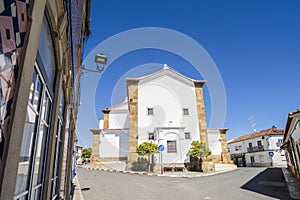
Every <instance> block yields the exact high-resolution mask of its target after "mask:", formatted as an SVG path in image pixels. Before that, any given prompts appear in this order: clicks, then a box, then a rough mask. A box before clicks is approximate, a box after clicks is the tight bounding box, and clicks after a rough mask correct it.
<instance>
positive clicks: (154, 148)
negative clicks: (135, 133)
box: [136, 142, 159, 172]
mask: <svg viewBox="0 0 300 200" xmlns="http://www.w3.org/2000/svg"><path fill="white" fill-rule="evenodd" d="M136 151H137V153H139V154H143V155H145V154H148V162H149V163H148V172H150V171H151V164H150V163H152V161H151V156H150V154H151V153H158V152H159V151H158V145H157V144H154V143H152V142H143V143H142V144H140V145H139V146H138V147H137V148H136Z"/></svg>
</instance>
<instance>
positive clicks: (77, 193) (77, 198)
mask: <svg viewBox="0 0 300 200" xmlns="http://www.w3.org/2000/svg"><path fill="white" fill-rule="evenodd" d="M74 182H75V185H76V187H75V189H74V196H73V200H84V197H83V195H82V191H81V187H80V184H79V181H78V178H77V176H75V178H74Z"/></svg>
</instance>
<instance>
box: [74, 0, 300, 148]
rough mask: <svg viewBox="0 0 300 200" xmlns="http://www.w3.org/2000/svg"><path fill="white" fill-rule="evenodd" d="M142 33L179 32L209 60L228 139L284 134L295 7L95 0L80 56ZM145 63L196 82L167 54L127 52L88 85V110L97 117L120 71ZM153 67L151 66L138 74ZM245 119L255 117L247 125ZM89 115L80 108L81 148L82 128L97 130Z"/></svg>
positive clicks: (299, 33)
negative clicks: (269, 131) (220, 91)
mask: <svg viewBox="0 0 300 200" xmlns="http://www.w3.org/2000/svg"><path fill="white" fill-rule="evenodd" d="M141 27H162V28H168V29H172V30H175V31H178V32H181V33H183V34H185V35H187V36H189V37H191V38H193V39H194V40H195V41H197V42H198V43H199V44H201V45H202V47H203V48H204V49H205V50H206V51H207V53H208V54H209V55H210V56H211V58H212V59H213V60H214V62H215V64H216V65H217V67H218V70H219V71H220V74H221V76H222V78H223V82H224V85H225V90H226V101H227V102H226V103H227V107H226V108H227V112H226V120H225V124H224V127H226V128H229V129H230V130H229V131H228V134H227V139H234V138H236V137H238V136H240V135H242V134H245V133H250V132H252V131H253V128H255V129H256V130H258V131H259V130H262V129H266V128H269V127H271V126H272V125H276V126H277V127H278V128H282V129H284V128H285V123H286V118H287V114H288V112H291V111H294V110H296V109H297V108H299V107H300V101H299V100H300V92H299V85H300V84H299V75H300V1H296V0H295V1H276V0H275V1H273V0H272V1H271V0H270V1H261V0H251V1H250V0H249V1H238V0H236V1H231V0H229V1H221V0H220V1H208V0H207V1H196V0H195V1H178V0H172V1H171V0H164V1H158V0H154V1H153V0H152V1H150V0H144V1H129V0H128V1H121V0H119V1H116V0H110V1H97V0H94V1H92V10H91V31H92V35H91V36H90V37H89V39H88V41H87V44H86V45H85V48H84V58H86V56H87V55H88V54H89V53H90V52H91V51H92V50H93V49H94V48H95V47H96V46H97V45H98V44H99V43H101V42H103V41H104V40H106V39H107V38H109V37H111V36H113V35H115V34H118V33H120V32H123V31H126V30H130V29H134V28H141ZM111 51H114V49H111ZM103 53H104V54H109V53H107V52H103ZM147 63H167V64H168V65H169V66H170V67H172V68H173V69H175V70H177V71H178V72H180V73H182V74H184V75H186V76H188V77H191V78H194V79H202V77H201V75H200V74H199V73H198V72H197V71H196V70H195V69H194V68H193V66H191V64H190V63H188V62H187V61H186V60H184V59H182V58H181V57H179V56H178V55H175V54H173V53H170V52H166V51H162V50H158V49H142V50H137V51H133V52H130V53H128V54H126V55H123V56H121V57H119V58H118V59H117V60H115V61H114V62H112V63H109V66H108V68H107V70H106V71H105V72H104V73H103V74H102V77H101V81H99V82H96V83H95V84H96V85H97V90H96V91H95V92H94V93H95V105H88V106H91V107H93V109H94V107H95V112H96V115H97V117H102V113H101V109H104V108H106V107H109V106H111V104H112V103H111V102H112V101H111V98H112V91H113V90H114V87H115V85H118V84H119V83H118V80H119V79H120V78H121V77H122V76H125V75H128V74H130V73H127V72H128V71H129V70H131V69H132V68H134V67H136V66H139V65H143V64H147ZM90 67H93V66H90ZM160 68H161V66H158V68H152V67H151V68H149V70H143V72H141V74H142V73H148V72H151V70H152V71H155V70H157V69H160ZM90 76H99V75H94V74H93V75H92V74H84V75H83V76H82V79H81V80H82V86H81V89H82V91H84V90H85V91H87V90H89V88H90V86H89V85H87V81H86V80H87V79H90ZM123 78H124V77H123ZM120 82H121V84H122V79H121V81H120ZM117 83H118V84H117ZM123 84H124V82H123ZM122 87H123V89H122ZM120 88H121V90H119V91H118V92H117V95H116V96H118V98H114V100H113V103H118V101H119V102H121V101H122V100H121V99H123V98H124V97H125V94H126V91H125V87H124V86H120ZM204 89H205V90H204V92H205V104H206V110H207V114H208V118H209V117H210V114H211V111H210V109H211V108H210V103H211V102H210V99H209V97H210V96H209V93H208V90H207V86H206V87H205V88H204ZM122 91H123V92H122ZM82 93H84V92H82ZM86 98H94V97H93V96H88V97H87V96H84V97H81V101H82V105H85V99H86ZM85 106H87V105H85ZM251 116H253V117H254V119H252V120H249V118H250V117H251ZM93 117H94V116H93V115H91V113H90V112H88V111H87V110H86V109H82V108H81V109H80V110H79V116H78V121H77V132H78V134H79V144H81V145H83V146H91V142H92V134H91V132H90V131H89V130H88V129H89V128H97V126H98V124H97V123H95V121H97V119H94V120H91V118H93ZM92 121H93V122H92ZM254 123H255V126H253V125H254ZM251 126H252V127H251ZM218 128H219V127H218Z"/></svg>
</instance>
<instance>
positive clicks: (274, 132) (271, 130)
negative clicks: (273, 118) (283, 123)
mask: <svg viewBox="0 0 300 200" xmlns="http://www.w3.org/2000/svg"><path fill="white" fill-rule="evenodd" d="M283 134H284V131H283V130H282V129H278V128H276V127H275V126H273V127H271V128H269V129H266V130H262V131H259V132H255V133H250V134H246V135H242V136H240V137H238V138H236V139H234V140H232V141H230V142H228V144H231V143H235V142H240V141H243V140H248V139H251V138H256V137H259V136H265V135H283Z"/></svg>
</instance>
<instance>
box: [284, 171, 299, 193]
mask: <svg viewBox="0 0 300 200" xmlns="http://www.w3.org/2000/svg"><path fill="white" fill-rule="evenodd" d="M281 169H282V173H283V175H284V178H285V180H286V183H287V186H288V189H289V192H290V196H291V197H292V198H294V199H300V181H299V180H298V179H297V178H296V176H295V175H293V174H292V173H291V172H290V171H289V170H288V169H286V168H281Z"/></svg>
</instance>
